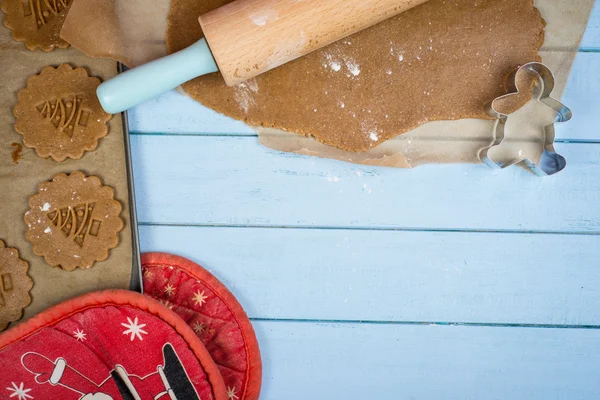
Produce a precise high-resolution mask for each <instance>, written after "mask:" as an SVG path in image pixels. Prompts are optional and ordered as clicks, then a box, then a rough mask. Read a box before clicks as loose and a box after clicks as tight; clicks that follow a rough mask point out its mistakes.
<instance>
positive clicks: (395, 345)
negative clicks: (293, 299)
mask: <svg viewBox="0 0 600 400" xmlns="http://www.w3.org/2000/svg"><path fill="white" fill-rule="evenodd" d="M254 327H255V329H256V331H257V334H258V338H259V342H260V345H261V351H262V356H263V363H264V373H263V376H264V378H263V391H262V394H261V399H263V400H280V399H286V400H304V399H419V400H438V399H444V400H481V399H486V400H506V399H510V400H548V399H553V400H554V399H557V400H559V399H565V400H566V399H568V400H590V399H596V398H598V396H599V395H600V379H598V376H599V375H600V331H598V330H577V329H535V328H533V329H532V328H528V329H523V328H520V329H514V328H495V327H457V326H418V325H369V324H358V325H353V324H348V325H346V324H342V325H340V324H335V325H332V324H313V323H291V322H287V323H282V322H255V323H254Z"/></svg>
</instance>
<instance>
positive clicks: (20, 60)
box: [0, 13, 133, 326]
mask: <svg viewBox="0 0 600 400" xmlns="http://www.w3.org/2000/svg"><path fill="white" fill-rule="evenodd" d="M0 14H1V15H3V14H2V13H0ZM63 63H68V64H71V65H72V66H81V67H85V68H86V69H87V70H88V72H89V73H90V74H91V75H95V76H99V77H101V78H104V79H106V78H109V77H111V76H114V75H116V73H117V65H116V63H115V62H114V61H112V60H108V59H105V60H101V59H91V58H89V57H87V56H85V55H84V54H82V53H81V52H80V51H79V50H76V49H66V50H55V51H53V52H51V53H43V52H40V51H36V52H32V51H29V50H27V49H26V48H25V46H24V45H23V43H18V42H15V41H13V40H12V37H11V34H10V31H9V30H8V29H6V28H5V27H4V25H3V24H1V23H0V70H1V71H2V72H1V76H2V78H1V79H0V87H1V89H2V90H0V213H1V217H0V239H1V240H3V241H4V242H5V243H6V245H7V246H8V247H15V248H17V249H18V250H19V254H20V256H21V258H22V259H24V260H25V261H27V262H28V263H29V266H30V269H29V276H30V277H31V278H32V280H33V289H32V291H31V297H32V303H31V305H29V307H27V308H26V309H25V314H24V319H26V318H29V317H31V316H33V315H35V314H37V313H39V312H40V311H42V310H44V309H46V308H48V307H50V306H53V305H55V304H58V303H59V302H61V301H63V300H66V299H68V298H71V297H74V296H77V295H80V294H83V293H86V292H91V291H95V290H100V289H107V288H122V289H127V288H128V287H129V283H130V279H131V270H132V257H133V255H132V253H133V250H132V236H131V233H132V231H131V229H132V227H131V225H130V222H129V221H130V215H129V193H128V184H127V169H126V159H125V147H124V136H123V125H122V120H121V116H120V115H115V116H113V118H112V120H111V121H110V130H109V133H108V135H107V136H106V137H105V138H104V139H101V140H100V143H99V146H98V148H97V149H96V150H95V151H93V152H87V153H85V154H84V156H83V157H82V158H81V160H67V161H64V162H62V163H57V162H55V161H53V160H51V159H42V158H40V157H38V156H37V155H36V154H35V152H34V150H32V149H29V148H26V147H23V153H22V156H21V158H20V159H19V160H18V164H15V163H14V162H13V160H12V151H13V149H14V147H13V146H12V143H20V144H22V143H23V141H22V136H21V135H19V134H17V133H16V132H15V130H14V129H13V125H14V116H13V113H12V109H13V107H14V106H15V104H16V101H17V96H16V94H17V92H18V91H19V90H20V89H22V88H24V87H25V86H26V80H27V78H28V77H29V76H30V75H34V74H37V73H39V72H40V71H41V69H42V68H43V67H45V66H47V65H52V66H58V65H60V64H63ZM75 170H82V171H84V172H85V173H86V174H88V175H97V176H99V177H100V178H101V179H102V181H103V183H104V184H105V185H108V186H111V187H113V188H114V189H115V197H116V199H117V200H119V201H120V202H121V203H122V205H123V212H122V214H121V217H122V219H123V222H124V223H125V227H124V229H123V230H122V231H121V233H120V243H119V246H118V247H117V248H115V249H113V250H111V252H110V256H109V258H108V260H106V261H103V262H99V263H96V264H95V265H94V266H93V267H92V268H91V269H89V270H80V269H77V270H75V271H72V272H66V271H63V270H62V269H60V268H53V267H50V266H48V265H47V264H46V263H45V262H44V259H43V258H42V257H38V256H36V255H34V254H33V252H32V249H31V244H30V243H29V242H27V240H25V232H26V226H25V222H24V221H23V215H24V214H25V212H26V211H27V210H28V209H29V207H28V201H29V196H31V195H33V194H35V193H37V191H38V185H39V184H40V183H41V182H43V181H47V180H51V179H52V178H53V177H54V176H55V175H56V174H58V173H61V172H63V173H70V172H72V171H75ZM24 319H22V320H21V321H23V320H24ZM14 325H15V324H14V323H13V324H11V326H14Z"/></svg>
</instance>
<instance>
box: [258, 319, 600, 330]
mask: <svg viewBox="0 0 600 400" xmlns="http://www.w3.org/2000/svg"><path fill="white" fill-rule="evenodd" d="M250 321H253V322H275V323H302V324H334V325H358V324H364V325H423V326H460V327H472V328H480V327H486V328H535V329H592V330H593V329H600V325H561V324H510V323H487V322H440V321H436V322H434V321H377V320H343V319H342V320H336V319H295V318H250Z"/></svg>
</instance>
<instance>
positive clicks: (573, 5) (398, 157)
mask: <svg viewBox="0 0 600 400" xmlns="http://www.w3.org/2000/svg"><path fill="white" fill-rule="evenodd" d="M98 2H102V3H105V6H106V8H102V9H100V14H101V15H98V12H96V14H95V15H94V17H95V18H94V19H95V20H94V19H92V18H90V17H89V16H90V15H91V14H92V13H91V12H90V9H91V8H92V7H94V4H96V3H98ZM594 2H595V1H594V0H535V5H536V7H538V8H539V10H540V12H541V13H542V16H543V17H544V19H545V20H546V22H547V23H548V25H547V27H546V38H545V43H544V46H543V47H542V51H541V56H542V60H543V62H544V63H545V64H546V65H548V66H549V67H550V69H551V70H552V71H553V72H554V73H555V76H556V81H557V82H556V88H555V91H554V93H553V97H555V98H560V97H561V96H562V93H563V92H564V88H565V86H566V83H567V81H568V78H569V74H570V71H571V68H572V66H573V62H574V60H575V56H576V55H577V51H578V49H579V44H580V42H581V38H582V36H583V33H584V32H585V28H586V26H587V22H588V20H589V16H590V14H591V11H592V8H593V6H594ZM107 4H108V5H107ZM124 4H127V6H124ZM169 5H170V0H155V1H153V2H152V3H151V4H149V2H147V1H144V0H106V1H103V0H86V1H85V2H83V1H81V0H78V1H76V2H75V3H74V4H73V6H72V7H71V11H70V12H69V15H68V17H67V20H66V22H65V27H64V28H63V31H62V33H61V36H62V37H63V38H64V39H65V40H67V41H69V42H70V43H72V44H74V45H75V46H78V47H80V48H81V49H82V50H83V51H86V52H87V53H88V54H91V55H94V56H110V57H113V58H114V59H117V60H120V61H122V62H124V63H125V64H127V65H136V64H137V62H139V61H141V60H144V61H148V60H151V59H154V58H156V57H158V56H160V54H161V52H160V51H158V50H157V44H158V43H159V42H160V43H162V41H164V38H165V36H166V18H167V16H168V11H166V10H168V6H169ZM141 10H143V12H140V11H141ZM131 12H133V13H135V12H138V14H136V18H133V17H131V15H132V14H131ZM98 21H102V23H98ZM83 27H85V28H86V29H83ZM154 27H155V28H156V29H154V30H153V29H152V28H154ZM111 32H120V34H119V35H117V36H115V35H112V36H111V35H110V33H111ZM149 38H151V39H149ZM150 42H151V45H150ZM159 47H160V46H159ZM132 49H135V52H133V51H132ZM399 95H401V94H399ZM491 100H492V99H491ZM525 112H526V113H528V112H529V111H525ZM576 112H577V110H575V113H576ZM493 124H494V123H493V122H492V121H482V120H459V121H435V122H429V123H427V124H425V125H422V126H420V127H419V128H417V129H414V130H412V131H410V132H407V133H405V134H403V135H400V136H398V137H396V138H394V139H392V140H388V141H386V142H384V143H382V144H381V145H379V146H377V147H375V148H373V149H371V150H369V151H368V152H364V153H352V152H347V151H342V150H339V149H336V148H333V147H330V146H326V145H323V144H321V143H319V142H317V141H316V140H314V139H312V138H308V137H304V136H299V135H296V134H293V133H289V132H285V131H282V130H277V129H272V128H262V127H254V129H255V130H256V131H257V132H258V133H259V140H260V142H261V143H262V144H263V145H265V146H267V147H270V148H273V149H275V150H281V151H286V152H294V153H299V154H306V155H312V156H318V157H326V158H333V159H338V160H342V161H348V162H353V163H358V164H367V165H382V166H390V167H398V168H410V167H414V166H417V165H422V164H428V163H457V162H461V163H480V162H481V161H480V159H479V157H478V153H479V151H480V150H481V148H483V147H485V146H486V145H487V144H489V143H492V142H493V140H494V133H493V132H494V130H493ZM513 127H516V128H517V129H516V130H514V129H513ZM519 128H520V126H519V125H518V124H510V126H507V131H506V137H507V140H508V141H511V140H513V141H521V142H523V140H524V138H523V137H522V136H521V135H520V133H519V131H520V129H519ZM513 130H514V131H513ZM542 133H543V130H542V129H540V130H539V135H537V136H536V135H527V137H526V140H527V141H533V143H530V145H529V146H527V147H528V148H530V149H539V148H540V146H538V145H537V143H540V142H543V137H542ZM525 145H526V144H525V143H524V144H523V146H525ZM523 146H521V147H523ZM513 148H514V147H513V146H508V147H507V152H506V154H502V153H497V156H498V158H499V161H503V159H511V158H513V157H515V156H516V155H515V154H511V153H510V149H513ZM532 151H533V150H532ZM529 156H530V158H531V159H536V158H539V156H540V153H535V152H534V153H532V154H529Z"/></svg>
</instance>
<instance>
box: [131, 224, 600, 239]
mask: <svg viewBox="0 0 600 400" xmlns="http://www.w3.org/2000/svg"><path fill="white" fill-rule="evenodd" d="M138 226H149V227H152V226H158V227H174V228H177V227H180V228H231V229H238V228H249V229H298V230H324V231H327V230H329V231H382V232H434V233H484V234H505V235H569V236H598V235H600V231H560V230H555V231H553V230H514V229H461V228H455V229H450V228H426V229H424V228H411V227H382V226H317V225H310V226H309V225H294V226H288V225H253V224H248V225H241V224H237V225H236V224H180V223H161V222H145V221H140V222H138Z"/></svg>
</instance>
